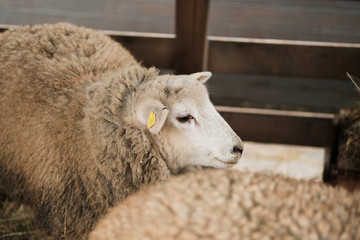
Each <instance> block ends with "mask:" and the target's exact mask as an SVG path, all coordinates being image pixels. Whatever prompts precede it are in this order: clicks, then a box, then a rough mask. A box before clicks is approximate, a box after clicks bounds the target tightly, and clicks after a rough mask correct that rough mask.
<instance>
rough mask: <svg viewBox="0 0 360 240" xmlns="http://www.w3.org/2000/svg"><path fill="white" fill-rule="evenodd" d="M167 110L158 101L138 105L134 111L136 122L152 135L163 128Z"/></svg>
mask: <svg viewBox="0 0 360 240" xmlns="http://www.w3.org/2000/svg"><path fill="white" fill-rule="evenodd" d="M168 113H169V109H168V107H166V106H164V105H163V104H162V103H161V102H160V101H158V100H148V101H144V102H142V103H140V104H139V105H138V106H137V109H136V118H137V120H138V121H139V122H140V123H141V124H142V125H143V126H146V128H148V129H149V131H150V132H151V133H153V134H156V133H158V132H159V131H160V130H161V128H162V127H163V126H164V123H165V121H166V118H167V116H168Z"/></svg>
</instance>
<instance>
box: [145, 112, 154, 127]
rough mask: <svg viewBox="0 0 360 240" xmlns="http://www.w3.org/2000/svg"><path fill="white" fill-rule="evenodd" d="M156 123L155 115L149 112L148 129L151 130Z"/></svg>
mask: <svg viewBox="0 0 360 240" xmlns="http://www.w3.org/2000/svg"><path fill="white" fill-rule="evenodd" d="M155 123H156V115H155V113H153V112H151V113H150V115H149V118H148V125H147V126H148V128H151V127H152V126H154V125H155Z"/></svg>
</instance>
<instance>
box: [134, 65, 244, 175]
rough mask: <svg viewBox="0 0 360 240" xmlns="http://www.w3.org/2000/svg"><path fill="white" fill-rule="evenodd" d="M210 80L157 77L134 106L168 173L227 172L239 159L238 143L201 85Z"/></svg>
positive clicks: (240, 147)
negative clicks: (191, 168) (190, 170)
mask: <svg viewBox="0 0 360 240" xmlns="http://www.w3.org/2000/svg"><path fill="white" fill-rule="evenodd" d="M210 76H211V73H209V72H201V73H196V74H192V75H179V76H160V77H158V78H157V79H155V80H154V81H152V82H151V84H149V86H147V87H146V88H144V89H145V90H143V92H142V93H141V97H140V98H139V100H138V104H137V105H136V107H135V116H136V118H137V120H138V121H139V122H140V123H141V124H142V125H143V126H146V128H147V130H148V131H149V133H150V136H151V137H152V138H153V139H154V143H155V144H156V145H157V147H158V148H159V149H160V151H161V152H162V153H163V154H164V155H165V156H166V158H167V161H168V162H167V163H168V166H169V168H170V169H171V170H173V171H177V170H179V169H181V168H183V167H187V166H191V165H202V166H209V167H214V168H228V167H231V166H234V165H235V164H236V163H237V162H238V160H239V159H240V157H241V154H242V150H243V144H242V142H241V139H240V138H239V137H238V136H237V135H236V134H235V133H234V131H233V130H232V129H231V127H230V126H229V125H228V124H227V123H226V122H225V120H224V119H223V118H222V117H221V116H220V114H219V113H218V112H217V111H216V110H215V107H214V106H213V104H212V103H211V102H210V99H209V95H208V92H207V90H206V88H205V86H204V85H203V84H204V83H205V82H206V81H207V80H208V79H209V78H210ZM159 90H161V91H159Z"/></svg>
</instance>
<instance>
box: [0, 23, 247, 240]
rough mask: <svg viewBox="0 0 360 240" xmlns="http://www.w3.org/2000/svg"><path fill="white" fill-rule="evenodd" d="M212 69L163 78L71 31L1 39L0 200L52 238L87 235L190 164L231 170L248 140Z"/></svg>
mask: <svg viewBox="0 0 360 240" xmlns="http://www.w3.org/2000/svg"><path fill="white" fill-rule="evenodd" d="M210 77H211V73H210V72H200V73H195V74H192V75H159V71H158V70H157V69H156V68H154V67H151V68H145V67H143V66H141V64H140V63H138V62H137V61H136V60H135V59H134V57H133V56H132V55H131V54H130V53H129V52H128V51H127V50H126V49H125V48H124V47H122V46H121V45H120V44H119V43H116V42H115V41H113V40H112V39H111V38H110V37H108V36H105V35H103V34H101V33H99V32H97V31H94V30H91V29H87V28H84V27H78V26H75V25H71V24H68V23H58V24H53V25H51V24H45V25H35V26H21V27H17V28H14V29H10V30H8V31H6V32H4V33H2V34H0V109H1V111H0V192H2V193H5V194H7V195H8V196H9V197H10V198H11V199H13V200H15V201H21V202H23V203H25V204H27V205H29V206H31V207H32V208H33V209H34V212H35V217H36V219H37V221H38V222H39V224H40V226H41V227H42V229H44V230H45V231H46V232H47V233H48V234H49V236H50V237H53V238H55V239H86V238H87V236H88V233H89V231H90V230H91V229H92V228H93V226H94V224H95V222H96V221H97V220H98V219H99V218H100V217H101V216H103V215H104V214H105V213H106V211H107V209H108V208H109V207H113V206H115V204H116V203H118V202H120V201H123V200H124V199H125V198H126V197H127V196H129V195H130V194H132V193H134V192H136V191H138V190H139V189H141V188H142V187H143V186H145V185H148V184H151V183H155V182H159V181H163V180H166V179H168V178H169V176H170V175H176V174H179V173H181V172H182V171H183V169H186V168H191V167H192V166H205V167H212V168H230V167H232V166H234V165H235V164H236V163H237V162H238V160H239V158H240V157H241V153H242V149H243V144H242V142H241V139H240V138H239V137H238V136H237V135H236V134H235V133H234V132H233V130H232V129H231V127H230V126H229V125H228V124H227V123H226V122H225V120H224V119H223V118H222V117H221V116H220V114H219V113H218V112H216V110H215V108H214V106H213V105H212V103H211V102H210V100H209V96H208V92H207V90H206V87H205V85H204V84H205V82H206V81H207V80H208V79H209V78H210Z"/></svg>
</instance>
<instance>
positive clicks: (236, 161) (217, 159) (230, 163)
mask: <svg viewBox="0 0 360 240" xmlns="http://www.w3.org/2000/svg"><path fill="white" fill-rule="evenodd" d="M215 160H216V161H219V162H221V163H224V164H226V165H229V166H234V165H235V164H237V163H238V160H234V161H229V162H225V161H222V160H220V159H219V158H215Z"/></svg>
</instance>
